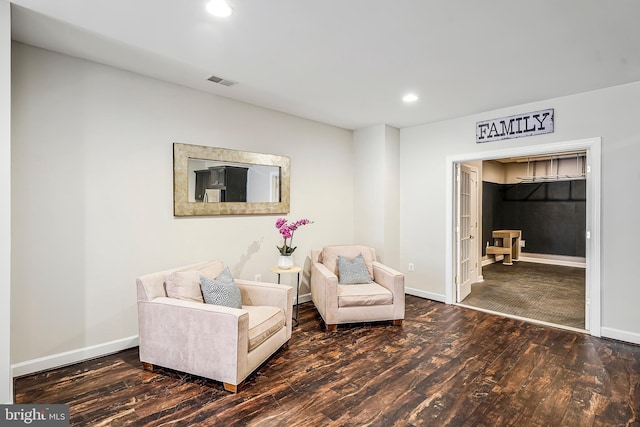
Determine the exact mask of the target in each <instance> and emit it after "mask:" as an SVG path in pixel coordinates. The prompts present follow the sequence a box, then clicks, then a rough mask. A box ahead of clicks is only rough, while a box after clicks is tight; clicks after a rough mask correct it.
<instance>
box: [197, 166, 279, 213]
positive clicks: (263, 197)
mask: <svg viewBox="0 0 640 427" xmlns="http://www.w3.org/2000/svg"><path fill="white" fill-rule="evenodd" d="M189 201H190V202H202V203H219V202H269V203H277V202H279V201H280V168H279V167H277V166H268V165H254V164H250V163H231V162H220V161H215V160H207V159H193V158H189Z"/></svg>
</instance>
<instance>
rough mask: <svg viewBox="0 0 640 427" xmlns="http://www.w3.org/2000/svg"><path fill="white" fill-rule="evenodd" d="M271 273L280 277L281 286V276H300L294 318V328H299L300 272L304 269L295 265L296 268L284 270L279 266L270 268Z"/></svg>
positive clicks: (297, 283)
mask: <svg viewBox="0 0 640 427" xmlns="http://www.w3.org/2000/svg"><path fill="white" fill-rule="evenodd" d="M269 271H271V272H273V273H276V274H277V275H278V284H280V275H281V274H297V275H298V279H297V282H296V317H294V318H293V320H294V322H295V323H294V325H293V326H298V313H299V304H298V298H299V296H300V272H301V271H302V267H299V266H297V265H294V266H291V268H287V269H284V268H280V267H278V266H277V265H274V266H273V267H271V268H269Z"/></svg>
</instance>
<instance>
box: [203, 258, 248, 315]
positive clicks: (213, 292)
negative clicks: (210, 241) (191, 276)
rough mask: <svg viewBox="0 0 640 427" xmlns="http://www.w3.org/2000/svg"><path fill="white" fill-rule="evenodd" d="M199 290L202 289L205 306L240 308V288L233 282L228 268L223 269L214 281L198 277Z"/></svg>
mask: <svg viewBox="0 0 640 427" xmlns="http://www.w3.org/2000/svg"><path fill="white" fill-rule="evenodd" d="M200 288H201V289H202V296H203V297H204V302H206V303H207V304H215V305H222V306H225V307H231V308H242V295H241V294H240V288H239V287H238V285H237V284H236V282H235V280H233V276H232V275H231V271H229V267H225V268H224V270H222V273H220V274H218V276H217V277H216V278H215V279H210V278H208V277H206V276H204V275H200Z"/></svg>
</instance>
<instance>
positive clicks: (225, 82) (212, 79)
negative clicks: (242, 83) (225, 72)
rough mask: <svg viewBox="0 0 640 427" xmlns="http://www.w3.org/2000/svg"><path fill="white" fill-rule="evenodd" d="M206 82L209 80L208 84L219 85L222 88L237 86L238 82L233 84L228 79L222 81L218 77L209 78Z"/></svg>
mask: <svg viewBox="0 0 640 427" xmlns="http://www.w3.org/2000/svg"><path fill="white" fill-rule="evenodd" d="M207 80H209V81H210V82H214V83H218V84H221V85H223V86H233V85H237V84H238V82H234V81H233V80H229V79H223V78H222V77H218V76H211V77H209V78H208V79H207Z"/></svg>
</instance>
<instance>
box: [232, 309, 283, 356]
mask: <svg viewBox="0 0 640 427" xmlns="http://www.w3.org/2000/svg"><path fill="white" fill-rule="evenodd" d="M242 308H243V309H244V310H246V311H248V312H249V351H251V350H253V349H254V348H256V347H258V346H259V345H260V344H262V343H263V342H265V341H266V340H267V339H268V338H269V337H271V336H272V335H273V334H275V333H276V332H278V331H279V330H280V329H282V328H283V327H284V325H285V324H286V319H285V316H284V311H283V310H282V309H281V308H278V307H272V306H268V305H243V306H242Z"/></svg>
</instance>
